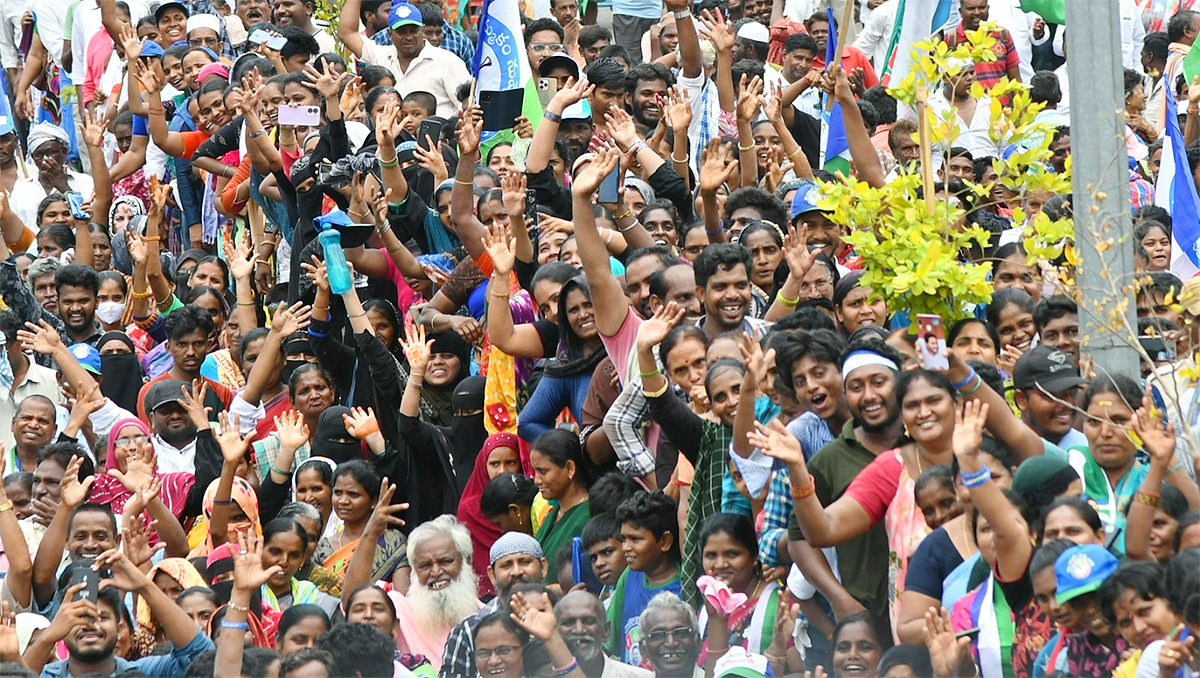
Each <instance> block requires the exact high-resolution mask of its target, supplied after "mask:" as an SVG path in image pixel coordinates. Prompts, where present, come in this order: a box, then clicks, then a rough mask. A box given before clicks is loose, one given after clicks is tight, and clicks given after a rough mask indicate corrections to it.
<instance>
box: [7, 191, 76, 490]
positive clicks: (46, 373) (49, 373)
mask: <svg viewBox="0 0 1200 678" xmlns="http://www.w3.org/2000/svg"><path fill="white" fill-rule="evenodd" d="M10 199H11V198H10ZM31 395H42V396H46V397H47V398H49V399H50V402H52V403H54V404H55V405H57V404H58V401H60V400H62V389H61V388H59V387H58V375H57V373H55V371H54V370H52V369H50V368H49V367H42V366H41V365H38V364H37V363H35V362H33V360H32V359H31V360H30V361H29V370H28V371H27V372H26V373H25V380H24V381H22V382H21V383H20V384H14V385H13V388H12V390H11V391H10V392H9V394H8V397H6V398H3V397H0V442H3V443H4V449H6V450H11V452H10V453H9V454H8V455H6V456H7V458H8V466H7V468H6V470H5V473H16V472H18V471H25V472H26V473H33V469H31V468H19V467H18V466H17V465H16V464H14V463H13V461H14V460H15V459H16V458H17V457H16V453H17V447H16V443H15V441H14V440H13V432H12V420H13V417H15V416H17V406H18V405H20V404H21V401H22V400H24V399H26V398H28V397H29V396H31Z"/></svg>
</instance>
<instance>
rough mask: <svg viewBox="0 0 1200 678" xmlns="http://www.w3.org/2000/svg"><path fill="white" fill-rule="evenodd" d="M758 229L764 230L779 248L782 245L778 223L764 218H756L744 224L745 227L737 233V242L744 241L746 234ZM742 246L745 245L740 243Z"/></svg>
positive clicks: (781, 235)
mask: <svg viewBox="0 0 1200 678" xmlns="http://www.w3.org/2000/svg"><path fill="white" fill-rule="evenodd" d="M759 231H765V232H766V233H767V235H769V236H770V238H771V240H774V241H775V244H776V245H779V247H780V248H782V247H783V234H782V233H781V232H780V230H779V225H778V224H775V223H773V222H769V221H767V220H765V219H756V220H754V221H751V222H750V223H748V224H746V227H745V228H743V229H742V232H741V233H739V234H738V244H741V243H743V242H745V237H746V236H747V235H750V234H751V233H757V232H759ZM742 247H745V245H742Z"/></svg>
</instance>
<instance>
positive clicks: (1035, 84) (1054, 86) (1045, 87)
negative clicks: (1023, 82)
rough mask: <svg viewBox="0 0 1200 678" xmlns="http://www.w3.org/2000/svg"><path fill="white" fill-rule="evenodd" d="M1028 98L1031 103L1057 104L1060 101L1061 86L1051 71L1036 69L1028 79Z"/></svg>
mask: <svg viewBox="0 0 1200 678" xmlns="http://www.w3.org/2000/svg"><path fill="white" fill-rule="evenodd" d="M1029 98H1030V100H1031V101H1033V103H1035V104H1038V103H1041V104H1046V105H1047V106H1057V105H1058V103H1059V102H1061V101H1062V87H1061V86H1059V83H1058V76H1057V75H1055V74H1054V72H1053V71H1038V72H1037V73H1034V74H1033V77H1032V78H1030V80H1029Z"/></svg>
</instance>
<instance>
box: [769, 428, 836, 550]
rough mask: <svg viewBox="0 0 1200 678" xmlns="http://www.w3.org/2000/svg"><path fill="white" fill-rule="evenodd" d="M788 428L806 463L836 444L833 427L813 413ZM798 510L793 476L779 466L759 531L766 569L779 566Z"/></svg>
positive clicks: (771, 484)
mask: <svg viewBox="0 0 1200 678" xmlns="http://www.w3.org/2000/svg"><path fill="white" fill-rule="evenodd" d="M787 428H788V432H790V433H791V434H792V435H793V436H795V437H796V439H797V440H799V441H800V449H802V450H803V451H804V459H805V461H807V460H809V459H812V457H813V455H814V454H816V453H817V452H818V451H819V450H820V449H821V448H822V447H825V445H827V444H828V443H830V442H831V441H832V440H833V431H831V430H830V429H829V424H827V423H825V420H823V419H821V418H820V417H818V416H817V415H815V414H813V413H812V412H805V413H804V414H802V415H800V417H798V418H797V419H796V420H795V421H793V422H792V423H790V424H788V427H787ZM794 506H795V502H793V500H792V478H791V474H790V473H789V472H788V469H787V466H784V465H783V464H778V463H777V464H776V465H775V469H774V473H773V474H772V475H771V483H770V488H769V489H768V490H767V500H766V503H765V504H763V511H762V526H761V527H760V528H759V531H758V535H759V536H758V555H759V558H760V559H761V560H762V563H763V565H764V566H766V567H775V566H776V565H779V537H781V536H783V535H784V534H787V524H788V518H789V516H791V515H792V509H793V507H794Z"/></svg>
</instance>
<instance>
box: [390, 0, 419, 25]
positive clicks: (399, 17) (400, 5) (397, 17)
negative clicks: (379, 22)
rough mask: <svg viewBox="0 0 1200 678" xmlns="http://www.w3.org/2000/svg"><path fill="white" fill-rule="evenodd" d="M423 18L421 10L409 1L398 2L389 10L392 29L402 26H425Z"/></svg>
mask: <svg viewBox="0 0 1200 678" xmlns="http://www.w3.org/2000/svg"><path fill="white" fill-rule="evenodd" d="M424 25H425V22H424V21H422V20H421V10H419V9H417V8H416V7H414V6H413V5H411V4H409V3H407V2H397V3H396V4H394V5H392V11H390V12H388V27H389V28H391V29H392V30H395V29H397V28H400V27H401V26H424Z"/></svg>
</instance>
